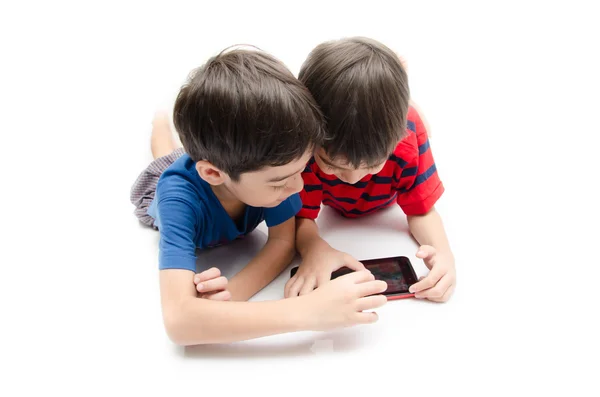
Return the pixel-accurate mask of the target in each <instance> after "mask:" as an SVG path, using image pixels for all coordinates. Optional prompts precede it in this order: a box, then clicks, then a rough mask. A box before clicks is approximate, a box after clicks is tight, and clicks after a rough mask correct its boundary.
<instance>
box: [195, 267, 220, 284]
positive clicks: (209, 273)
mask: <svg viewBox="0 0 600 397" xmlns="http://www.w3.org/2000/svg"><path fill="white" fill-rule="evenodd" d="M220 275H221V271H220V270H219V269H217V268H216V267H211V268H210V269H208V270H205V271H203V272H200V273H198V274H196V275H195V276H194V284H198V283H201V282H203V281H206V280H210V279H213V278H217V277H219V276H220Z"/></svg>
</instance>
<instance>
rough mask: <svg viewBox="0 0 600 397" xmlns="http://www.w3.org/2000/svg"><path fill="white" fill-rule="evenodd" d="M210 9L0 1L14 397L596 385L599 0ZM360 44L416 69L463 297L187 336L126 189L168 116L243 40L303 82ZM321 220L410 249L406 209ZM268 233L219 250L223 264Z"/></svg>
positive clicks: (586, 388) (584, 388) (6, 372)
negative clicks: (163, 298) (205, 67)
mask: <svg viewBox="0 0 600 397" xmlns="http://www.w3.org/2000/svg"><path fill="white" fill-rule="evenodd" d="M206 3H208V4H204V5H202V4H201V2H199V1H198V2H190V3H187V4H183V3H180V2H163V3H158V2H150V1H146V2H139V3H133V2H127V1H122V2H114V3H113V2H88V1H86V2H73V3H67V2H64V1H58V2H41V1H40V2H27V1H20V2H18V3H16V4H18V6H17V5H12V4H8V2H2V5H1V6H0V42H1V50H2V61H1V62H0V68H1V69H0V70H1V73H0V83H1V87H0V101H1V102H0V105H1V107H0V121H1V123H0V127H1V129H2V137H3V144H2V145H1V146H0V147H1V148H2V155H1V156H0V162H1V164H0V165H1V168H0V170H1V171H0V172H1V175H2V185H1V186H2V194H1V195H0V200H1V206H0V210H1V211H2V215H1V218H0V221H1V223H0V233H1V237H2V238H1V240H0V244H1V247H2V248H1V250H0V252H1V255H2V256H1V273H0V298H1V299H0V305H1V313H0V316H1V317H0V318H1V322H2V326H1V328H0V333H1V338H0V346H1V351H0V362H1V364H2V375H1V378H2V381H1V382H0V394H1V395H5V396H13V395H31V393H32V392H33V391H37V392H40V393H51V392H53V391H57V392H60V393H62V394H65V395H142V393H143V394H150V395H154V394H161V395H173V396H178V395H184V394H193V395H206V394H207V393H211V394H212V395H215V394H223V393H224V394H225V395H228V396H229V395H235V394H234V393H244V395H247V394H248V393H249V392H250V391H251V390H258V391H260V392H262V393H263V394H267V395H271V394H273V395H275V394H278V395H286V394H292V395H300V394H302V395H307V394H313V395H323V394H324V393H325V392H329V393H337V394H338V395H342V394H341V393H343V395H346V394H350V395H354V394H366V393H369V394H371V393H377V394H378V395H414V396H417V395H427V396H428V395H443V394H446V393H452V394H454V393H455V392H459V393H461V394H462V393H467V392H479V393H482V394H483V395H506V394H507V393H510V394H511V395H540V394H541V393H548V392H557V393H562V394H566V395H598V393H599V386H598V380H597V375H598V369H599V366H600V364H599V343H598V335H599V334H600V332H599V327H598V320H599V315H598V314H599V313H600V310H599V305H598V303H599V298H598V294H599V288H598V278H599V276H600V271H599V270H598V266H599V265H600V260H599V259H598V255H599V254H598V237H599V236H600V233H599V232H598V221H599V216H598V203H599V200H598V185H599V182H598V181H599V180H600V177H599V176H598V173H599V171H600V170H599V168H600V167H599V166H598V163H597V159H598V156H599V148H598V141H599V140H598V136H599V134H600V121H599V119H598V108H599V105H600V101H599V99H598V92H599V90H600V78H599V74H600V59H599V55H598V53H599V51H598V47H599V43H598V38H599V37H600V29H599V28H598V10H597V5H594V2H592V1H590V2H578V1H568V2H566V1H565V2H552V1H545V2H533V1H521V2H514V3H513V2H509V1H504V2H497V3H495V4H491V2H473V3H466V2H457V1H444V2H439V3H433V2H427V1H417V0H414V1H412V2H396V1H395V2H391V1H390V2H380V1H368V2H364V1H363V2H352V1H345V2H326V1H320V2H307V1H305V2H300V1H298V2H284V1H280V2H273V3H272V4H266V3H261V2H258V1H254V2H244V3H241V2H240V4H235V3H234V2H227V3H221V4H220V5H215V4H216V3H217V2H206ZM352 35H364V36H369V37H372V38H375V39H378V40H380V41H382V42H384V43H385V44H387V45H388V46H390V47H391V48H393V49H394V50H395V51H397V52H398V53H399V54H401V55H402V56H404V57H405V58H406V60H407V62H408V66H409V77H410V85H411V90H412V94H413V98H414V100H415V101H416V102H417V103H418V104H419V105H420V107H421V108H422V110H423V111H424V112H425V116H426V118H427V120H428V121H429V123H430V125H431V127H432V135H433V136H432V141H431V142H432V143H431V145H432V148H433V150H434V155H435V157H436V162H437V164H438V169H439V172H440V176H441V178H442V179H443V181H444V183H445V186H446V189H447V191H446V193H445V195H444V196H443V198H442V199H441V200H440V202H439V204H438V206H437V207H438V209H439V211H440V212H441V214H442V216H443V218H444V220H445V222H446V226H447V230H448V234H449V235H450V239H451V244H452V247H453V249H454V252H455V255H456V261H457V268H458V288H457V290H456V293H455V295H454V297H453V299H452V300H451V301H450V302H449V303H447V304H444V305H436V304H428V303H426V302H417V301H398V302H391V303H390V304H388V305H387V306H385V307H384V308H382V309H381V310H380V311H379V313H380V321H379V323H377V324H376V325H372V326H369V327H360V328H353V329H347V330H343V331H338V332H333V333H327V334H320V333H309V332H307V333H299V334H290V335H282V336H278V337H272V338H265V339H260V340H256V341H252V342H246V343H240V344H234V345H230V346H210V347H206V346H205V347H198V348H190V349H182V348H178V347H175V346H174V345H173V344H172V343H171V342H170V341H169V340H168V339H167V338H166V336H165V334H164V330H163V327H162V322H161V321H162V320H161V314H160V306H159V294H158V277H157V276H158V270H157V242H158V234H157V233H155V232H153V231H151V230H148V229H145V228H142V227H140V226H139V224H138V222H137V220H136V219H135V217H134V216H133V214H132V211H133V206H132V205H131V204H130V203H129V199H128V198H129V197H128V196H129V189H130V187H131V184H132V182H133V181H134V179H135V178H136V177H137V175H138V173H139V172H140V171H141V170H142V169H143V167H145V166H146V165H147V163H148V162H149V160H150V159H151V156H150V150H149V133H150V121H151V117H152V114H153V112H154V110H155V108H156V107H157V106H160V105H161V104H163V103H165V102H168V101H169V100H171V99H172V96H173V95H174V94H175V93H176V92H177V88H178V86H179V85H180V84H181V83H182V82H183V81H184V79H185V77H186V75H187V73H188V72H189V71H190V70H191V69H192V68H194V67H196V66H199V65H200V64H202V63H203V62H204V61H205V60H206V59H207V58H208V57H209V56H212V55H214V54H216V53H218V52H219V51H220V50H222V49H223V48H225V47H227V46H229V45H232V44H237V43H250V44H254V45H257V46H259V47H261V48H262V49H264V50H266V51H269V52H271V53H273V54H274V55H276V56H277V57H279V58H280V59H282V60H283V61H284V62H285V63H286V64H287V65H288V66H289V67H290V69H291V70H292V71H293V72H294V73H297V72H298V70H299V68H300V65H301V63H302V61H303V60H304V58H305V57H306V55H307V54H308V52H309V51H310V50H311V49H312V48H313V47H314V46H315V45H317V44H318V43H320V42H322V41H325V40H329V39H335V38H341V37H345V36H352ZM327 219H328V220H327ZM327 219H326V221H328V222H332V223H333V224H336V223H342V225H341V226H342V227H341V229H340V228H338V229H337V232H334V231H332V230H329V231H328V232H327V238H328V239H330V241H332V244H334V245H336V246H337V247H339V248H340V249H346V250H349V251H350V252H351V253H353V254H355V255H357V256H363V257H364V256H384V255H387V254H404V255H408V256H410V257H413V255H414V252H415V251H416V246H415V245H414V243H413V242H412V241H411V240H410V239H409V238H408V236H407V234H406V231H405V225H404V224H403V223H402V222H403V216H402V214H401V212H399V211H395V210H392V211H388V212H386V213H383V214H380V215H378V216H377V217H373V218H371V219H370V220H367V221H365V222H360V223H352V224H351V226H350V227H351V228H352V229H349V228H348V227H349V226H347V222H346V223H344V222H341V221H339V219H338V218H337V217H329V218H327ZM380 224H381V225H384V227H381V228H379V227H378V226H379V225H380ZM367 237H372V238H367ZM345 238H350V239H351V240H349V241H350V242H349V243H344V242H343V241H344V239H345ZM263 240H264V235H263V234H261V232H260V231H257V232H256V233H255V234H254V237H253V238H252V239H250V240H248V242H243V243H240V244H238V245H239V247H236V248H237V249H238V252H239V254H236V255H234V256H233V258H232V257H231V256H228V255H227V254H223V250H222V249H220V250H215V251H214V252H211V253H209V254H208V255H209V256H208V258H209V259H210V260H211V261H213V260H214V261H215V262H219V261H222V262H226V261H227V260H229V259H231V260H232V261H233V266H230V267H227V266H224V269H225V271H226V272H230V273H231V272H234V271H235V270H236V269H238V268H239V266H241V265H242V264H243V263H244V261H246V260H247V258H249V257H251V255H252V252H253V250H256V249H258V248H257V246H256V244H258V245H260V243H261V241H263ZM252 242H254V243H256V244H252ZM413 262H414V263H415V264H416V266H417V268H418V270H419V272H420V273H423V272H424V267H423V265H422V263H419V262H418V261H416V260H413ZM219 265H224V263H219ZM286 277H287V274H284V275H282V276H281V278H280V279H278V280H277V281H276V282H274V283H273V284H272V285H271V286H270V287H269V288H268V289H266V290H264V291H263V292H262V293H261V294H260V295H258V296H257V297H256V298H257V299H270V298H277V297H279V296H281V291H282V287H283V285H284V283H285V279H286ZM315 342H316V343H315Z"/></svg>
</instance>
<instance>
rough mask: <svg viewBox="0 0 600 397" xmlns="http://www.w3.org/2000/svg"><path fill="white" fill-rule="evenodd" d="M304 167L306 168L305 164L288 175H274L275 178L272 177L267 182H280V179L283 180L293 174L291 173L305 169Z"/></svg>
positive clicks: (294, 173) (297, 172)
mask: <svg viewBox="0 0 600 397" xmlns="http://www.w3.org/2000/svg"><path fill="white" fill-rule="evenodd" d="M305 168H306V166H303V167H302V168H300V169H299V170H298V171H296V172H292V173H291V174H289V175H285V176H277V177H275V178H273V179H269V180H268V181H267V182H269V183H270V182H281V181H283V180H284V179H288V178H289V177H290V176H293V175H296V174H299V173H300V172H302V171H304V169H305Z"/></svg>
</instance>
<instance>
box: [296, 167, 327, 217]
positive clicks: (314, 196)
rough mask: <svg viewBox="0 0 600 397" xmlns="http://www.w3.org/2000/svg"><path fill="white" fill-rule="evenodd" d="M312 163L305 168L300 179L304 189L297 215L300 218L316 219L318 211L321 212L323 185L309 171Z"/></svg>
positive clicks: (301, 193)
mask: <svg viewBox="0 0 600 397" xmlns="http://www.w3.org/2000/svg"><path fill="white" fill-rule="evenodd" d="M313 161H314V160H313ZM313 161H311V162H310V163H309V164H308V165H307V166H306V168H305V169H304V172H303V173H302V179H303V180H304V189H302V191H301V192H300V199H302V209H301V210H300V212H298V215H297V216H299V217H301V218H308V219H317V216H319V211H320V210H321V202H322V200H323V184H322V183H321V181H320V180H319V178H318V177H317V175H316V174H315V173H314V172H313V170H312V169H311V165H312V164H313Z"/></svg>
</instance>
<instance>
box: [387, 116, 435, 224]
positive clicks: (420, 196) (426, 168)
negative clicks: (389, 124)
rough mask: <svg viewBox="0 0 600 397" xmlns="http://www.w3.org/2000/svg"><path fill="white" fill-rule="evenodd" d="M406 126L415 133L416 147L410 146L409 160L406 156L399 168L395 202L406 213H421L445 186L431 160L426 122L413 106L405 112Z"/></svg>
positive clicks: (429, 206)
mask: <svg viewBox="0 0 600 397" xmlns="http://www.w3.org/2000/svg"><path fill="white" fill-rule="evenodd" d="M408 129H409V130H412V131H413V132H412V133H414V134H415V136H416V147H413V148H414V149H413V150H412V153H411V155H410V158H411V159H410V160H408V159H406V160H407V161H408V162H407V164H406V165H405V166H404V167H403V169H402V173H401V176H400V181H399V183H398V204H399V205H400V207H401V208H402V210H403V211H404V213H405V214H406V215H423V214H426V213H427V212H428V211H429V210H430V209H431V208H432V207H433V206H434V204H435V203H436V202H437V200H438V199H439V198H440V197H441V195H442V193H444V185H443V184H442V181H441V180H440V178H439V175H438V172H437V169H436V166H435V162H434V160H433V154H432V152H431V147H430V145H429V139H428V136H427V130H426V128H425V125H424V124H423V121H422V120H421V118H420V117H419V114H418V113H417V111H416V110H415V109H413V108H411V109H410V110H409V114H408ZM413 142H414V140H413ZM405 157H409V156H406V155H405Z"/></svg>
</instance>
